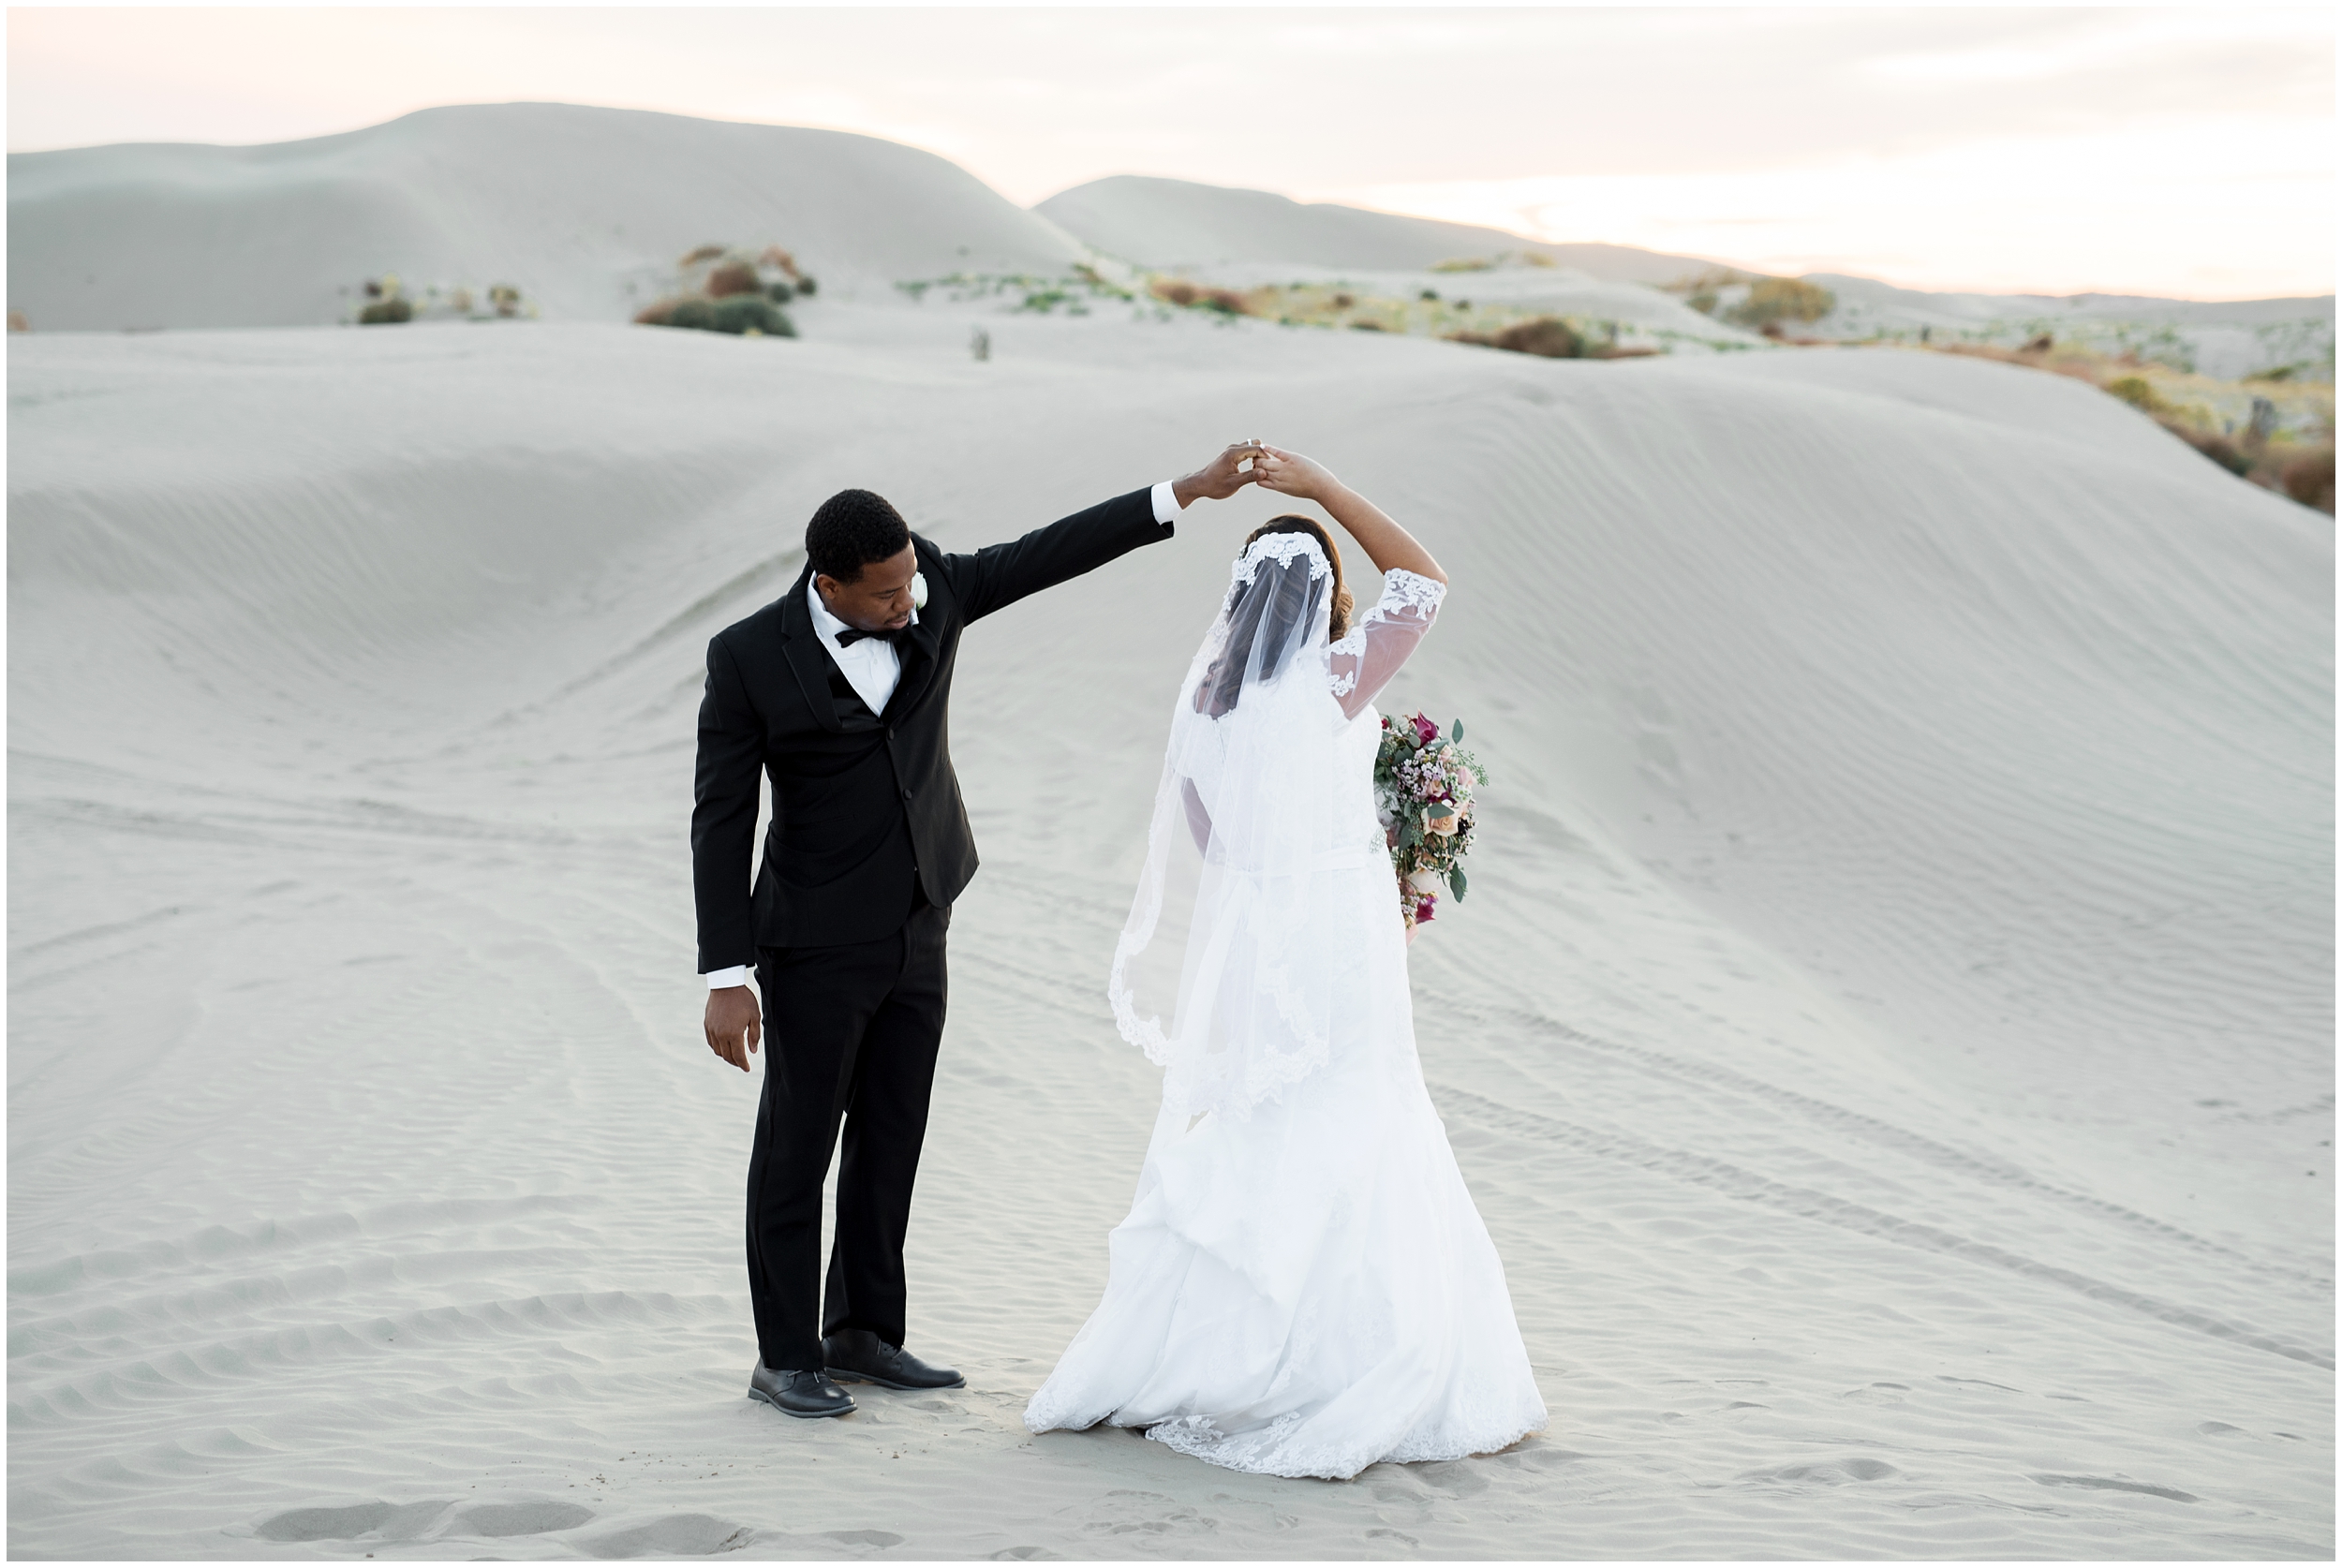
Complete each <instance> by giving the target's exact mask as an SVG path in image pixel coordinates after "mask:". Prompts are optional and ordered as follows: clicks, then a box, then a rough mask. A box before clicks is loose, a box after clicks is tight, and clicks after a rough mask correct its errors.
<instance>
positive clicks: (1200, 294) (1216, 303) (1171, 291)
mask: <svg viewBox="0 0 2342 1568" xmlns="http://www.w3.org/2000/svg"><path fill="white" fill-rule="evenodd" d="M1147 291H1148V292H1149V293H1150V294H1152V295H1153V296H1154V297H1155V298H1156V299H1158V300H1161V301H1163V302H1164V303H1165V304H1175V305H1178V307H1179V308H1180V309H1181V310H1188V309H1194V308H1201V309H1204V310H1211V311H1217V312H1219V313H1220V314H1221V315H1223V316H1250V315H1252V314H1253V306H1252V303H1251V302H1250V301H1248V300H1247V299H1245V297H1244V296H1243V295H1241V294H1239V293H1238V292H1237V291H1236V290H1235V289H1233V288H1197V287H1196V286H1195V285H1193V284H1192V283H1189V282H1187V281H1186V280H1184V279H1182V278H1160V277H1159V278H1157V279H1155V281H1154V282H1152V283H1150V284H1149V285H1148V286H1147Z"/></svg>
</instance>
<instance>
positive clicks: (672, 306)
mask: <svg viewBox="0 0 2342 1568" xmlns="http://www.w3.org/2000/svg"><path fill="white" fill-rule="evenodd" d="M634 320H635V323H636V324H637V325H638V326H645V327H682V328H685V329H687V330H690V331H697V332H703V333H733V334H734V335H738V334H741V333H763V335H764V336H766V337H794V336H796V335H797V328H796V323H795V322H793V321H792V320H790V319H789V318H788V315H787V314H786V313H785V312H783V311H782V310H781V309H780V308H779V307H778V306H777V305H775V304H774V303H773V302H772V301H770V300H768V299H766V298H765V297H764V296H763V295H762V294H727V295H725V296H724V297H723V298H722V299H720V300H710V299H706V298H704V297H703V296H700V295H697V294H685V295H680V296H678V297H676V298H674V299H671V300H660V301H659V302H658V303H654V304H647V305H645V306H644V307H643V308H642V309H641V310H639V311H636V312H635V313H634Z"/></svg>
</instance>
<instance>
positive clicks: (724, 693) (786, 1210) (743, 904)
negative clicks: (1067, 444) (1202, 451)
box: [691, 443, 1260, 1416]
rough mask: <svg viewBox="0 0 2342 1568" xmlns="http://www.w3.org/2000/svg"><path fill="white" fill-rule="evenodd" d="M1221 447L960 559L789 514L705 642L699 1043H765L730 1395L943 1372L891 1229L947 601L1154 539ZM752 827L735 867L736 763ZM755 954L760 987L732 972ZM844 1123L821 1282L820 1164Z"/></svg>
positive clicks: (870, 512)
mask: <svg viewBox="0 0 2342 1568" xmlns="http://www.w3.org/2000/svg"><path fill="white" fill-rule="evenodd" d="M1259 450H1260V449H1259V448H1258V447H1257V446H1254V445H1252V444H1250V443H1243V444H1238V445H1236V446H1232V447H1230V448H1228V449H1227V450H1226V451H1223V452H1222V453H1221V454H1220V455H1219V456H1218V457H1217V458H1214V459H1213V460H1212V461H1211V462H1210V463H1209V464H1208V465H1206V466H1204V467H1202V468H1199V469H1197V470H1196V471H1195V472H1194V473H1192V474H1190V475H1188V476H1187V477H1186V478H1184V479H1180V480H1166V481H1164V482H1163V483H1161V484H1158V485H1156V486H1154V487H1153V488H1152V489H1151V490H1134V491H1133V492H1131V493H1130V494H1129V495H1127V496H1117V497H1115V498H1114V499H1113V500H1110V501H1103V502H1101V503H1099V504H1098V505H1097V506H1094V507H1091V508H1090V509H1089V510H1087V511H1078V512H1075V514H1074V515H1073V516H1071V517H1068V518H1065V519H1063V520H1061V521H1060V522H1056V523H1052V524H1050V525H1048V526H1047V527H1045V528H1036V529H1034V530H1033V531H1032V532H1031V533H1029V534H1027V535H1026V536H1025V537H1024V538H1022V539H1020V540H1015V541H1013V542H1011V543H1007V544H995V545H990V546H987V547H986V548H985V549H983V550H979V551H977V552H976V553H975V554H974V555H945V554H943V553H942V552H941V551H940V550H938V549H937V548H936V547H935V546H934V545H932V544H930V543H929V542H928V541H927V540H924V539H921V538H919V537H917V536H916V535H914V534H912V532H911V530H910V529H909V527H908V526H907V525H905V524H904V522H903V520H902V516H901V514H900V513H898V512H897V511H896V510H895V509H894V508H893V507H891V506H889V505H887V503H886V502H885V501H884V500H882V499H881V498H880V497H879V496H874V495H872V494H871V493H870V492H868V491H867V490H841V491H839V492H838V493H837V495H835V496H831V497H830V498H829V499H828V500H826V501H824V502H823V503H822V506H821V509H820V510H817V511H816V512H814V514H813V521H812V522H811V523H810V524H808V525H807V527H806V530H805V553H806V567H805V570H804V571H803V572H802V573H800V574H799V576H798V578H797V581H796V583H795V584H794V585H793V586H792V587H791V588H790V590H789V591H788V592H787V593H785V594H783V595H781V597H780V598H779V599H776V600H775V601H774V602H773V603H771V604H768V605H766V606H765V607H764V608H763V609H762V610H759V611H758V612H757V613H756V614H753V615H750V616H749V618H748V619H746V620H744V621H740V622H738V623H736V624H735V625H733V626H729V627H726V628H725V629H723V630H722V631H719V632H718V633H717V634H716V637H715V640H714V641H712V642H710V643H708V644H707V692H706V696H705V697H704V700H703V701H702V702H701V703H700V727H699V778H698V788H697V791H696V796H697V804H696V805H695V806H693V807H692V811H691V882H692V887H693V891H694V893H695V895H696V899H697V903H698V906H699V961H700V969H701V972H702V973H704V975H705V976H706V978H707V1017H706V1030H707V1043H708V1045H709V1047H710V1048H711V1049H713V1050H714V1051H715V1053H716V1054H717V1055H718V1056H719V1057H721V1058H723V1059H724V1060H726V1061H728V1062H730V1063H732V1065H733V1066H734V1067H737V1068H739V1069H740V1070H741V1071H742V1072H747V1071H748V1070H749V1054H750V1053H751V1052H753V1051H755V1050H756V1048H757V1043H758V1040H759V1038H760V1036H761V1034H762V1033H763V1031H764V1030H770V1031H771V1035H772V1044H773V1049H772V1053H771V1055H770V1056H769V1057H767V1058H766V1060H765V1070H764V1091H763V1097H762V1098H761V1099H760V1100H759V1101H758V1102H757V1111H756V1145H755V1148H754V1150H753V1152H752V1153H751V1154H750V1155H749V1206H748V1207H749V1215H748V1218H749V1224H748V1233H749V1301H750V1302H751V1304H752V1305H753V1307H754V1309H755V1313H756V1339H757V1345H758V1351H759V1354H758V1362H759V1364H758V1366H757V1368H756V1370H755V1372H754V1373H752V1374H751V1375H750V1377H749V1394H750V1396H751V1397H753V1398H760V1399H763V1400H764V1401H766V1402H767V1403H769V1404H772V1405H774V1406H776V1407H778V1409H780V1410H781V1411H783V1412H785V1413H788V1414H791V1415H802V1416H821V1415H843V1414H845V1413H847V1412H848V1411H851V1410H852V1409H853V1408H854V1405H853V1400H852V1398H849V1397H848V1396H847V1395H846V1393H845V1391H844V1390H842V1389H840V1388H839V1387H838V1386H837V1382H835V1381H833V1380H837V1379H842V1380H844V1381H847V1382H862V1383H877V1384H879V1385H880V1386H882V1387H885V1388H954V1387H957V1386H959V1385H960V1383H962V1382H963V1380H962V1379H961V1377H960V1375H959V1374H958V1373H957V1372H956V1371H954V1370H952V1369H951V1368H948V1367H930V1366H928V1365H927V1364H926V1363H925V1362H923V1361H921V1360H920V1359H919V1358H918V1357H916V1356H914V1355H912V1354H911V1353H910V1352H908V1351H906V1350H904V1349H903V1321H904V1315H905V1311H904V1300H903V1297H904V1290H903V1235H904V1232H905V1231H906V1229H907V1228H908V1227H909V1224H910V1220H911V1189H912V1181H913V1180H914V1179H915V1177H916V1176H917V1174H918V1169H919V1146H920V1144H921V1142H922V1141H923V1140H924V1138H925V1137H926V1125H927V1095H928V1091H929V1089H930V1088H931V1087H933V1085H934V1082H935V1056H936V1047H937V1045H938V1043H940V1042H941V1038H942V1034H943V1003H944V973H943V938H944V932H945V930H946V929H947V928H948V927H949V926H950V925H951V918H952V900H953V899H955V898H957V897H958V896H959V894H960V890H961V889H962V888H964V887H966V886H967V885H968V881H969V879H970V878H971V877H973V876H974V875H975V871H976V847H975V843H974V841H973V839H972V838H971V836H970V835H969V831H968V816H967V812H966V811H965V810H964V809H963V808H962V806H961V805H960V797H959V779H958V777H957V776H956V775H955V774H954V773H953V771H952V760H951V747H950V737H949V733H948V728H949V724H948V720H949V710H950V704H951V695H952V671H953V668H954V666H955V664H956V662H957V660H958V658H959V635H960V632H961V631H962V630H964V629H966V627H967V626H968V624H969V623H970V622H971V621H975V620H980V619H982V618H983V617H984V616H986V615H988V614H992V612H993V611H995V610H999V609H1001V608H1003V607H1004V606H1007V605H1010V604H1014V603H1015V602H1016V601H1017V600H1018V599H1023V598H1024V597H1025V596H1026V595H1028V594H1034V593H1038V592H1040V591H1041V590H1042V589H1044V588H1048V587H1054V586H1055V585H1056V584H1060V583H1063V582H1065V581H1067V580H1068V579H1070V578H1075V577H1079V576H1080V575H1081V574H1082V573H1084V572H1086V571H1091V570H1096V569H1097V568H1099V567H1102V566H1104V565H1105V564H1106V563H1107V562H1108V561H1111V560H1113V559H1114V558H1115V557H1116V556H1118V555H1126V554H1128V553H1129V552H1130V551H1133V550H1135V549H1137V548H1138V547H1139V546H1140V545H1142V544H1152V543H1154V542H1155V541H1156V540H1165V539H1169V538H1170V537H1171V528H1172V520H1173V519H1174V518H1176V517H1177V516H1178V513H1179V511H1180V510H1181V509H1183V508H1184V507H1186V506H1187V505H1188V503H1189V502H1191V501H1193V500H1195V499H1196V498H1197V497H1199V496H1208V497H1210V498H1212V499H1215V500H1223V499H1225V498H1226V497H1228V496H1233V495H1235V494H1236V493H1237V491H1238V489H1240V488H1242V487H1243V486H1244V485H1246V484H1249V483H1251V482H1252V479H1253V476H1252V474H1251V473H1250V472H1249V471H1246V470H1243V469H1240V468H1239V467H1238V465H1239V464H1241V463H1243V462H1245V461H1246V460H1248V459H1249V458H1251V457H1253V455H1254V454H1255V453H1257V452H1258V451H1259ZM760 771H761V772H762V773H763V775H765V776H766V777H769V778H770V779H771V780H772V799H773V815H772V826H771V828H770V830H769V831H768V832H767V833H766V834H765V836H764V862H763V867H762V868H761V869H760V870H759V871H758V872H757V875H756V879H755V885H754V887H753V889H751V887H750V885H749V860H750V855H751V851H752V850H753V848H754V840H755V836H756V814H757V777H758V774H759V773H760ZM750 969H754V970H755V972H756V983H757V989H758V991H761V992H762V993H763V1010H762V1019H761V1022H760V1018H759V1009H758V1005H757V993H756V992H752V991H750V990H749V986H748V978H749V970H750ZM841 1121H842V1122H843V1124H844V1147H843V1152H842V1154H841V1155H840V1157H839V1160H838V1164H837V1235H836V1238H835V1240H834V1241H833V1242H832V1244H831V1247H830V1254H829V1276H828V1283H827V1286H826V1296H827V1300H826V1302H825V1303H824V1302H823V1294H824V1288H823V1286H822V1285H821V1284H820V1283H819V1282H818V1280H817V1279H816V1276H817V1275H818V1274H819V1273H820V1269H821V1243H822V1182H823V1177H824V1176H826V1175H827V1173H828V1170H829V1162H830V1155H831V1152H832V1150H833V1149H834V1148H836V1147H837V1145H838V1142H839V1138H838V1133H839V1124H840V1122H841Z"/></svg>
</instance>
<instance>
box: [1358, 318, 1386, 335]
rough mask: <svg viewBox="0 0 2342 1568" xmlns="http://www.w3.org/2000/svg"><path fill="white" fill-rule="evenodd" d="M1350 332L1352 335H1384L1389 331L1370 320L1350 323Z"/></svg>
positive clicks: (1380, 324)
mask: <svg viewBox="0 0 2342 1568" xmlns="http://www.w3.org/2000/svg"><path fill="white" fill-rule="evenodd" d="M1350 330H1351V331H1352V332H1354V333H1386V332H1388V331H1390V329H1389V328H1388V327H1386V326H1384V325H1383V324H1382V323H1381V322H1380V321H1376V320H1373V319H1371V318H1369V319H1366V320H1360V321H1353V322H1351V323H1350Z"/></svg>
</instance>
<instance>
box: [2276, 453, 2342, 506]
mask: <svg viewBox="0 0 2342 1568" xmlns="http://www.w3.org/2000/svg"><path fill="white" fill-rule="evenodd" d="M2277 488H2278V489H2280V490H2282V491H2284V492H2285V494H2287V495H2288V496H2292V497H2293V499H2295V500H2297V501H2299V502H2300V503H2301V504H2302V505H2304V506H2305V507H2316V508H2317V509H2318V510H2320V511H2322V512H2324V513H2325V514H2326V515H2327V516H2329V517H2331V516H2333V515H2334V449H2333V448H2332V447H2318V448H2314V449H2312V450H2311V451H2305V452H2302V453H2300V454H2298V455H2297V456H2294V457H2292V458H2290V459H2289V460H2288V461H2287V462H2286V464H2285V466H2283V467H2282V468H2280V469H2279V470H2278V472H2277Z"/></svg>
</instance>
